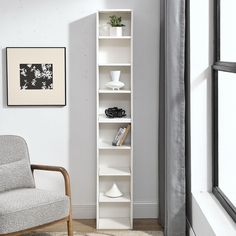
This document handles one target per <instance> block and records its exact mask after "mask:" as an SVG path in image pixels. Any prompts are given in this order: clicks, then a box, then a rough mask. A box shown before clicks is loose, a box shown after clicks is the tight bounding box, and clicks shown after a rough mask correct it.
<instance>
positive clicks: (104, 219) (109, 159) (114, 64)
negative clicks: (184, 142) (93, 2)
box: [96, 9, 133, 229]
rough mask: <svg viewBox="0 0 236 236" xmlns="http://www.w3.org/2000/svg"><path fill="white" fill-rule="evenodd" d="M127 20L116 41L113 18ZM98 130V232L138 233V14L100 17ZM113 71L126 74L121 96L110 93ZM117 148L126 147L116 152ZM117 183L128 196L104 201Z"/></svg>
mask: <svg viewBox="0 0 236 236" xmlns="http://www.w3.org/2000/svg"><path fill="white" fill-rule="evenodd" d="M111 15H116V16H118V17H119V16H121V18H122V23H123V24H124V25H125V26H124V27H122V31H123V32H122V36H117V37H116V36H110V25H108V24H107V22H108V21H109V16H111ZM96 29H97V34H96V50H97V51H96V54H97V60H96V71H97V73H96V74H97V75H96V78H97V81H96V99H97V100H96V101H97V112H96V114H97V115H96V123H97V125H96V127H97V206H96V219H97V229H132V228H133V13H132V10H128V9H111V10H107V9H106V10H102V11H98V12H97V28H96ZM111 71H120V77H119V81H120V82H122V83H124V86H123V87H122V88H120V90H112V89H111V88H109V87H107V86H108V85H109V84H107V83H108V82H110V81H111V79H112V78H111V74H112V73H111ZM112 107H118V108H122V109H123V110H125V114H126V116H125V117H121V118H108V117H106V115H105V110H106V109H107V108H112ZM112 143H115V144H116V145H117V144H122V145H120V146H113V145H112ZM114 183H116V184H117V186H118V188H119V189H120V191H121V192H122V193H123V196H121V197H118V198H110V197H107V196H105V195H104V193H105V192H107V191H108V190H109V189H110V188H111V186H112V185H113V184H114Z"/></svg>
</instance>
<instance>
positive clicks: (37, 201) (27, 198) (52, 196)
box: [0, 188, 70, 234]
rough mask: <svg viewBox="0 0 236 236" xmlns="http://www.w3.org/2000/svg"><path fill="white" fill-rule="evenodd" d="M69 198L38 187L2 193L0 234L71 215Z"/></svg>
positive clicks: (0, 200)
mask: <svg viewBox="0 0 236 236" xmlns="http://www.w3.org/2000/svg"><path fill="white" fill-rule="evenodd" d="M69 206H70V203H69V198H68V197H67V196H65V195H63V194H58V193H55V192H52V191H47V190H41V189H36V188H24V189H15V190H11V191H6V192H1V193H0V234H6V233H11V232H17V231H21V230H25V229H29V228H33V227H36V226H40V225H43V224H47V223H49V222H52V221H56V220H60V219H63V218H65V217H67V216H68V215H69Z"/></svg>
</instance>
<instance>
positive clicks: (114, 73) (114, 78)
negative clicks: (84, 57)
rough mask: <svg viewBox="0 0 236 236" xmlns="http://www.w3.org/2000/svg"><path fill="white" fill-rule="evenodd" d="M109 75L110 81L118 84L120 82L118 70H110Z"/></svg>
mask: <svg viewBox="0 0 236 236" xmlns="http://www.w3.org/2000/svg"><path fill="white" fill-rule="evenodd" d="M110 74H111V80H112V81H115V82H118V81H119V80H120V70H112V71H111V72H110Z"/></svg>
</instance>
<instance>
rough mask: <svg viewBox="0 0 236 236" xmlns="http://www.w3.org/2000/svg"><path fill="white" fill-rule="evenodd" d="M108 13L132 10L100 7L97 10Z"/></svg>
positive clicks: (129, 10) (130, 10)
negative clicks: (100, 8)
mask: <svg viewBox="0 0 236 236" xmlns="http://www.w3.org/2000/svg"><path fill="white" fill-rule="evenodd" d="M107 12H108V13H110V12H128V13H130V12H132V9H102V10H99V13H107Z"/></svg>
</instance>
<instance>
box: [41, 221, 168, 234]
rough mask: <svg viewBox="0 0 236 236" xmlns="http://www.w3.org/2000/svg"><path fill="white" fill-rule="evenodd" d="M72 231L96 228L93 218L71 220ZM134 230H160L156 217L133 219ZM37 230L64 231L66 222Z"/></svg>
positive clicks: (88, 230) (86, 230) (89, 230)
mask: <svg viewBox="0 0 236 236" xmlns="http://www.w3.org/2000/svg"><path fill="white" fill-rule="evenodd" d="M73 229H74V231H80V232H91V231H95V230H96V221H95V220H73ZM134 230H140V231H162V230H163V229H162V227H161V226H160V225H159V223H158V220H157V219H134ZM38 231H44V232H45V231H47V232H66V223H58V224H56V225H53V226H49V227H47V228H43V229H40V230H38Z"/></svg>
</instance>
